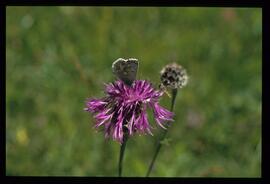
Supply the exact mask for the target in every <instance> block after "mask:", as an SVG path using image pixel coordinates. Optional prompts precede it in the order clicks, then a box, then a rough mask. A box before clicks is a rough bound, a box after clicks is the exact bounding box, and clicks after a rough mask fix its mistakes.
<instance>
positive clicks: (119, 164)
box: [118, 135, 128, 177]
mask: <svg viewBox="0 0 270 184" xmlns="http://www.w3.org/2000/svg"><path fill="white" fill-rule="evenodd" d="M127 140H128V137H127V136H126V135H124V140H123V143H122V144H121V147H120V156H119V163H118V177H121V176H122V165H123V164H122V162H123V158H124V153H125V149H126V143H127Z"/></svg>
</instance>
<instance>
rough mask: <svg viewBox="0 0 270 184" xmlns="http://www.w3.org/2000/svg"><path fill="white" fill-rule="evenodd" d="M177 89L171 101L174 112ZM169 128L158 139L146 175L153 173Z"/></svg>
mask: <svg viewBox="0 0 270 184" xmlns="http://www.w3.org/2000/svg"><path fill="white" fill-rule="evenodd" d="M177 91H178V90H177V88H176V89H172V102H171V109H170V111H171V112H173V109H174V106H175V99H176V96H177ZM168 130H169V129H168V128H167V129H166V130H164V132H163V135H162V136H161V138H160V139H159V141H158V146H157V148H156V151H155V152H154V156H153V159H152V161H151V164H150V166H149V168H148V171H147V174H146V177H148V176H149V175H150V173H151V171H152V169H153V166H154V163H155V161H156V158H157V156H158V153H159V151H160V149H161V147H162V145H163V144H162V142H163V141H164V140H165V139H166V135H167V132H168Z"/></svg>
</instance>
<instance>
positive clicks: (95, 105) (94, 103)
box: [84, 99, 108, 113]
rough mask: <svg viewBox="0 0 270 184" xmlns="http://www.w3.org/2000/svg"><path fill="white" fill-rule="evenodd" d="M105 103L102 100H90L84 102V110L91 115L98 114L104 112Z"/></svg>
mask: <svg viewBox="0 0 270 184" xmlns="http://www.w3.org/2000/svg"><path fill="white" fill-rule="evenodd" d="M107 103H108V102H106V101H104V100H103V99H92V100H89V101H87V102H86V108H84V110H85V111H89V112H92V113H95V112H99V111H102V110H104V108H105V106H106V105H107Z"/></svg>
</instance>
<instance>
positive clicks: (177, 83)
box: [160, 63, 188, 89]
mask: <svg viewBox="0 0 270 184" xmlns="http://www.w3.org/2000/svg"><path fill="white" fill-rule="evenodd" d="M160 74H161V77H160V79H161V82H162V85H164V86H165V87H168V88H172V89H177V88H182V87H184V86H185V85H186V84H187V82H188V76H187V73H186V70H185V69H184V68H183V67H182V66H181V65H178V64H176V63H172V64H169V65H166V66H165V67H164V68H163V69H162V70H161V72H160Z"/></svg>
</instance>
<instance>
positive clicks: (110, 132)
mask: <svg viewBox="0 0 270 184" xmlns="http://www.w3.org/2000/svg"><path fill="white" fill-rule="evenodd" d="M105 93H106V97H104V98H101V99H89V100H88V101H87V103H86V106H87V107H86V108H85V109H84V110H86V111H88V112H91V113H92V114H95V116H94V118H95V120H96V124H95V128H98V127H104V130H105V137H106V138H108V137H112V138H113V139H114V140H116V141H118V142H120V143H123V139H124V134H125V135H133V134H134V133H136V132H138V133H144V134H145V133H148V134H151V135H152V132H151V129H152V127H151V126H150V124H149V122H148V117H147V113H146V109H147V107H149V108H150V109H152V110H153V113H154V118H155V120H156V122H157V124H158V125H159V126H161V127H162V128H165V127H164V124H165V122H166V121H172V120H173V119H172V117H173V113H172V112H170V111H168V110H167V109H165V108H163V107H161V106H160V105H159V104H158V99H159V97H161V96H162V95H163V92H162V91H159V90H155V89H154V88H153V87H152V84H151V83H150V82H148V81H145V80H135V81H134V82H133V84H132V85H131V86H128V85H126V84H125V83H124V82H122V81H121V80H118V81H116V82H114V83H110V84H107V85H106V88H105ZM165 129H166V128H165Z"/></svg>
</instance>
